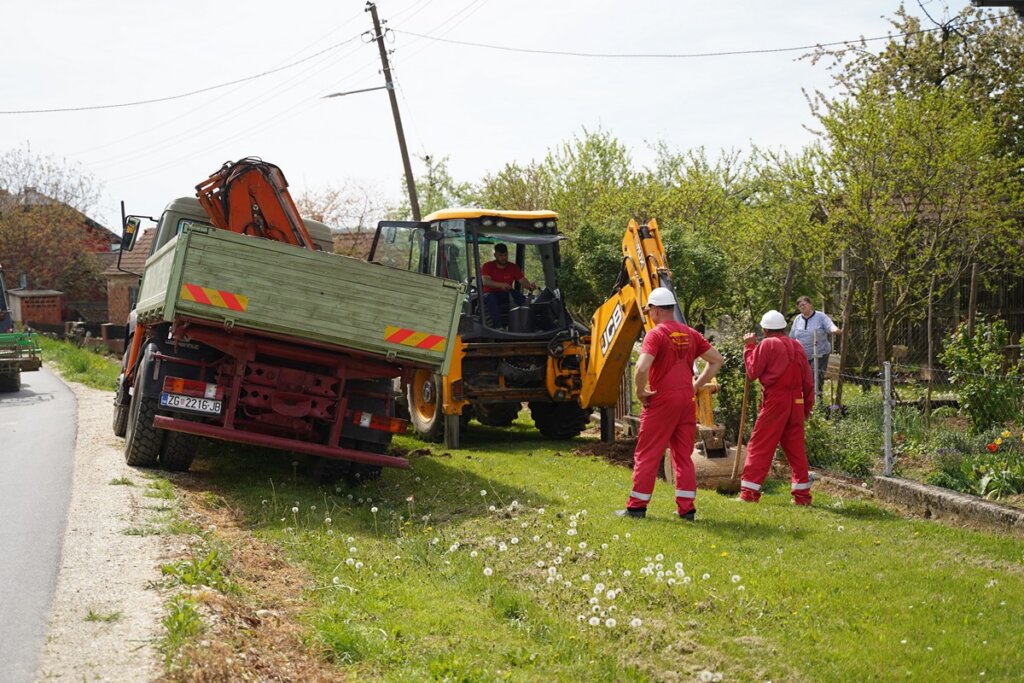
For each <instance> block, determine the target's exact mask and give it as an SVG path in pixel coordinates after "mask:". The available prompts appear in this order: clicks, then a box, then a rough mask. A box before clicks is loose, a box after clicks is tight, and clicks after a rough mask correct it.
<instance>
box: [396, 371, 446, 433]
mask: <svg viewBox="0 0 1024 683" xmlns="http://www.w3.org/2000/svg"><path fill="white" fill-rule="evenodd" d="M441 382H442V380H441V376H440V375H436V374H434V373H432V372H429V371H428V370H417V371H416V372H415V373H414V374H413V376H412V381H411V382H409V385H408V386H407V387H406V397H407V398H408V403H409V421H410V422H412V426H413V428H414V429H415V430H416V433H417V434H418V435H419V437H420V438H421V439H423V440H424V441H431V442H434V443H438V442H440V441H441V440H442V439H444V423H445V420H444V411H443V409H442V406H441V396H440V393H439V392H440V389H441V386H442V384H441Z"/></svg>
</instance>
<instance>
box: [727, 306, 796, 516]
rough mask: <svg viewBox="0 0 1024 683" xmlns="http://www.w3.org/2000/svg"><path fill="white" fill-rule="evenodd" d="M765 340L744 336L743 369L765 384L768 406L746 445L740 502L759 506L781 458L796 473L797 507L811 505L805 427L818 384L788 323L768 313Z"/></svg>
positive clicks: (763, 322) (763, 326)
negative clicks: (767, 479)
mask: <svg viewBox="0 0 1024 683" xmlns="http://www.w3.org/2000/svg"><path fill="white" fill-rule="evenodd" d="M761 329H763V330H764V333H765V338H764V340H763V341H762V342H761V343H760V344H758V343H757V337H755V336H754V334H753V333H749V334H746V335H744V337H743V343H744V345H745V348H744V349H743V364H744V366H745V367H746V370H747V377H749V378H750V379H756V380H759V381H760V382H761V386H762V387H763V388H764V400H763V401H762V402H761V410H760V412H759V413H758V414H757V422H755V423H754V432H753V433H752V434H751V435H750V443H749V444H748V445H747V459H746V463H745V464H744V465H743V479H742V481H741V482H740V486H741V488H740V500H744V501H747V502H748V503H756V502H757V501H758V500H760V498H761V485H762V484H763V483H764V479H765V477H766V476H768V470H769V469H771V466H772V458H774V457H775V447H776V446H778V445H780V444H781V445H782V452H783V454H784V455H785V456H786V460H788V461H789V467H790V470H792V485H791V488H790V492H791V493H792V495H793V502H794V503H796V504H797V505H810V504H811V480H810V477H809V476H808V472H807V451H806V448H805V446H804V422H805V421H806V420H807V418H808V417H810V415H811V410H813V409H814V381H813V380H812V379H811V366H810V365H809V364H808V363H807V354H806V353H805V352H804V347H803V344H801V343H800V342H798V341H797V340H796V339H790V338H789V337H787V336H786V318H785V317H784V316H783V315H782V314H781V313H779V312H778V311H768V312H767V313H765V314H764V316H763V317H762V318H761Z"/></svg>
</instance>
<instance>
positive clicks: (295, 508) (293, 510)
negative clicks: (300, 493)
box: [292, 507, 299, 515]
mask: <svg viewBox="0 0 1024 683" xmlns="http://www.w3.org/2000/svg"><path fill="white" fill-rule="evenodd" d="M298 511H299V508H297V507H293V508H292V514H293V515H294V514H295V513H297V512H298Z"/></svg>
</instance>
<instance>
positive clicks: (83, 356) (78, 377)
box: [38, 335, 121, 391]
mask: <svg viewBox="0 0 1024 683" xmlns="http://www.w3.org/2000/svg"><path fill="white" fill-rule="evenodd" d="M38 339H39V346H40V347H41V348H42V349H43V359H44V360H47V361H50V362H52V363H54V364H56V365H57V367H58V368H59V369H60V374H61V375H62V376H63V377H64V378H65V379H67V380H69V381H72V382H79V383H81V384H84V385H86V386H88V387H92V388H94V389H109V390H110V391H113V390H114V388H115V386H116V384H117V376H118V374H120V372H121V365H120V364H119V363H118V362H117V361H116V360H114V359H113V358H111V357H109V356H101V355H99V354H97V353H94V352H92V351H88V350H86V349H83V348H80V347H78V346H75V345H74V344H70V343H68V342H65V341H57V340H54V339H50V338H49V337H45V336H43V335H38Z"/></svg>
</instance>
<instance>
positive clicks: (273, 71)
mask: <svg viewBox="0 0 1024 683" xmlns="http://www.w3.org/2000/svg"><path fill="white" fill-rule="evenodd" d="M360 35H362V34H361V33H360V34H358V35H355V36H352V37H351V38H348V39H346V40H343V41H341V42H340V43H335V44H334V45H331V46H329V47H325V48H324V49H323V50H320V51H319V52H315V53H313V54H311V55H309V56H308V57H303V58H302V59H300V60H298V61H295V62H292V63H291V64H285V65H284V66H279V67H278V68H276V69H270V70H269V71H264V72H262V73H258V74H253V75H252V76H246V77H244V78H238V79H235V80H233V81H228V82H227V83H219V84H217V85H211V86H208V87H206V88H200V89H198V90H191V91H189V92H185V93H179V94H177V95H168V96H167V97H155V98H153V99H149V100H136V101H134V102H120V103H117V104H97V105H91V106H85V107H58V108H54V109H19V110H8V111H0V115H8V114H56V113H61V112H77V111H95V110H98V109H121V108H124V107H137V106H139V105H143V104H156V103H158V102H169V101H171V100H180V99H183V98H185V97H192V96H193V95H200V94H202V93H204V92H210V91H211V90H219V89H220V88H227V87H228V86H232V85H237V84H239V83H245V82H246V81H254V80H256V79H258V78H263V77H265V76H270V75H272V74H276V73H279V72H281V71H285V70H287V69H291V68H293V67H296V66H298V65H299V64H302V63H304V62H308V61H309V60H311V59H313V58H315V57H319V56H320V55H322V54H324V53H326V52H330V51H332V50H337V49H338V48H339V47H342V46H343V45H347V44H348V43H351V42H352V41H353V40H355V39H356V38H358V37H359V36H360Z"/></svg>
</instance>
